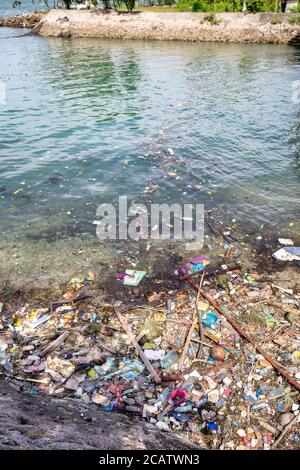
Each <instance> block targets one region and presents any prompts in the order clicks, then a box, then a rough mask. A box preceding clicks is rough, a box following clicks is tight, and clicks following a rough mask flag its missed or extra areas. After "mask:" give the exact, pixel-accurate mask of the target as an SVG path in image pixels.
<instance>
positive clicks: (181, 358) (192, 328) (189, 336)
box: [179, 318, 198, 371]
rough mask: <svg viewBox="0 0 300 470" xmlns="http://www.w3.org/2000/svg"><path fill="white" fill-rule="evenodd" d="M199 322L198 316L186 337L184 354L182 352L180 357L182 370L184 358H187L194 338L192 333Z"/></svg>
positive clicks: (180, 368)
mask: <svg viewBox="0 0 300 470" xmlns="http://www.w3.org/2000/svg"><path fill="white" fill-rule="evenodd" d="M197 323H198V318H195V319H194V321H193V323H192V325H191V327H190V330H189V332H188V335H187V338H186V341H185V345H184V348H183V351H182V354H181V356H180V359H179V370H180V371H181V370H182V367H183V364H184V360H185V358H186V355H187V352H188V349H189V346H190V342H191V339H192V334H193V333H194V329H195V326H196V325H197Z"/></svg>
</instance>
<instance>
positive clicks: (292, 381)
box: [189, 280, 300, 390]
mask: <svg viewBox="0 0 300 470" xmlns="http://www.w3.org/2000/svg"><path fill="white" fill-rule="evenodd" d="M189 283H190V284H191V286H192V287H193V288H194V289H195V290H196V291H197V292H198V288H197V286H195V284H194V283H193V282H192V281H191V280H189ZM201 295H202V297H203V298H204V299H206V300H207V301H208V302H209V303H210V305H211V306H212V307H214V309H215V310H217V312H219V313H220V315H223V317H225V318H226V320H227V321H228V323H230V325H231V326H233V328H234V329H235V330H236V331H237V332H238V333H239V334H240V335H241V336H242V337H243V338H245V339H246V340H247V341H248V342H249V343H250V344H252V346H254V348H255V349H256V351H257V352H258V353H259V354H261V355H262V356H263V357H264V358H265V359H266V360H267V361H268V362H269V363H270V364H271V366H272V367H273V368H274V369H275V370H277V372H279V374H280V375H282V377H284V378H285V379H286V381H287V382H289V383H290V384H291V385H292V386H293V387H295V388H296V389H297V390H300V383H299V382H297V381H296V380H295V379H293V377H291V376H290V375H289V374H288V373H287V372H286V371H285V369H284V368H283V366H282V365H281V364H279V363H278V362H277V361H275V360H274V359H273V358H272V357H271V356H269V354H267V353H266V352H265V350H264V349H263V348H262V347H261V346H259V345H258V344H256V342H255V340H254V339H253V338H252V336H250V335H248V333H246V332H245V331H244V330H243V329H242V328H241V327H240V326H239V325H238V324H237V323H236V321H234V320H233V318H231V316H230V315H228V313H226V312H224V311H223V310H222V309H221V308H220V307H219V306H218V304H216V302H215V301H214V300H213V299H212V298H211V297H210V296H209V295H208V294H207V293H206V292H203V291H202V292H201Z"/></svg>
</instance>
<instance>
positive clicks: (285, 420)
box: [279, 413, 294, 428]
mask: <svg viewBox="0 0 300 470" xmlns="http://www.w3.org/2000/svg"><path fill="white" fill-rule="evenodd" d="M292 419H294V415H293V413H283V414H282V415H280V416H279V425H280V427H281V428H285V426H286V425H287V424H289V423H290V422H291V421H292Z"/></svg>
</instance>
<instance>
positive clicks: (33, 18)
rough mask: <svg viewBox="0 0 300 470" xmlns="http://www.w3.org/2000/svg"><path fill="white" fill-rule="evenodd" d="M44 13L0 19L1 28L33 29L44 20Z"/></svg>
mask: <svg viewBox="0 0 300 470" xmlns="http://www.w3.org/2000/svg"><path fill="white" fill-rule="evenodd" d="M43 16H44V15H43V14H42V13H28V14H24V15H17V16H9V17H7V18H0V26H2V27H6V28H28V29H32V28H34V26H36V25H37V24H38V23H39V22H40V21H41V19H42V18H43Z"/></svg>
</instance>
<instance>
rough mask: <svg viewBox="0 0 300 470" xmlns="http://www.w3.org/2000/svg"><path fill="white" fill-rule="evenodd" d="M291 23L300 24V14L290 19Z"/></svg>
mask: <svg viewBox="0 0 300 470" xmlns="http://www.w3.org/2000/svg"><path fill="white" fill-rule="evenodd" d="M289 23H290V24H300V16H298V15H297V16H295V17H294V18H290V19H289Z"/></svg>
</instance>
